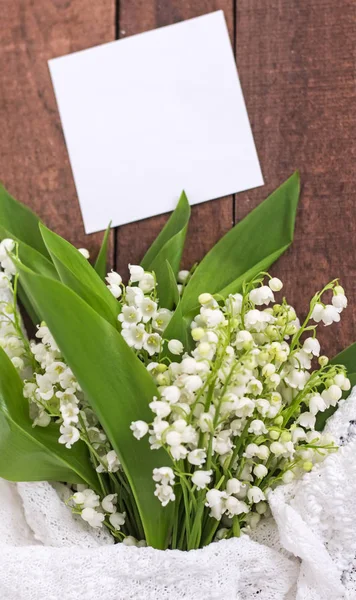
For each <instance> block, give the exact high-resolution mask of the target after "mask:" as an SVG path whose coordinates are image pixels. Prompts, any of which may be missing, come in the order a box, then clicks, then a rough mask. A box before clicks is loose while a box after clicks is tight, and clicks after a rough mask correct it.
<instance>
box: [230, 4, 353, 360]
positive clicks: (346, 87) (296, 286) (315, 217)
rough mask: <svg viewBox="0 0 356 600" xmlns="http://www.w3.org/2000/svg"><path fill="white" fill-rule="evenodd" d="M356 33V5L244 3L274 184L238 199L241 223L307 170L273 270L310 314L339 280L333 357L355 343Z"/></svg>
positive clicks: (254, 105)
mask: <svg viewBox="0 0 356 600" xmlns="http://www.w3.org/2000/svg"><path fill="white" fill-rule="evenodd" d="M355 32H356V5H355V2H354V0H339V1H338V2H335V1H334V0H319V1H317V2H300V1H299V0H290V1H289V2H282V3H281V2H279V1H277V0H265V1H264V2H258V3H256V2H250V0H237V24H236V56H237V66H238V70H239V73H240V77H241V82H242V87H243V90H244V95H245V99H246V103H247V107H248V112H249V115H250V119H251V122H252V127H253V131H254V135H255V140H256V145H257V149H258V152H259V156H260V160H261V166H262V171H263V174H264V177H265V183H266V185H265V187H264V188H262V189H257V190H253V191H250V192H246V193H243V194H238V195H237V197H236V217H237V219H238V220H239V219H241V218H242V217H243V216H245V215H246V214H247V213H248V212H249V211H250V210H251V209H252V208H253V207H254V206H256V204H257V203H259V202H260V201H261V200H262V199H263V198H264V197H265V196H267V194H268V193H269V192H271V191H272V190H273V189H274V188H275V187H277V186H278V185H279V184H280V183H281V182H282V181H283V180H284V179H285V178H286V177H288V175H289V174H290V173H291V172H292V171H293V170H294V169H296V168H299V169H300V172H301V177H302V182H303V194H302V202H301V206H300V210H299V215H298V223H297V230H296V237H295V242H294V245H293V247H292V248H291V249H290V250H289V252H288V253H287V254H286V255H285V256H284V257H282V258H281V260H280V261H279V262H278V264H277V265H276V266H275V268H274V269H273V273H275V274H276V275H278V276H280V277H281V278H282V279H283V280H284V282H285V290H286V295H287V297H288V299H289V301H290V302H291V303H292V304H294V305H295V307H296V308H297V310H298V311H300V313H301V314H305V312H306V309H307V301H308V299H309V298H311V296H312V295H313V294H314V292H315V291H316V290H318V289H321V288H322V286H323V284H324V283H326V282H328V281H329V280H331V279H333V278H335V277H340V279H341V282H342V284H343V285H344V287H345V289H346V292H347V295H348V297H349V302H350V304H351V306H350V307H349V308H348V310H347V311H346V312H345V313H344V314H343V316H342V317H343V318H342V322H341V324H340V325H334V326H333V330H332V331H331V330H330V329H328V328H326V329H323V330H322V333H321V334H320V339H321V340H322V341H325V345H324V351H326V353H329V354H330V356H332V355H334V354H336V352H338V351H339V350H341V349H342V348H344V347H346V346H347V345H348V344H350V343H351V342H353V341H355V340H356V236H355V233H356V208H355V198H356V180H355V175H354V171H355V163H356V146H355V141H354V140H355V135H356V111H355V106H356V81H355V63H354V50H355Z"/></svg>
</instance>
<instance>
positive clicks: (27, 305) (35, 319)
mask: <svg viewBox="0 0 356 600" xmlns="http://www.w3.org/2000/svg"><path fill="white" fill-rule="evenodd" d="M17 290H18V296H19V299H20V302H21V304H22V306H23V308H24V309H25V311H26V313H27V315H28V316H29V317H30V319H31V321H32V323H33V325H35V326H36V325H39V324H40V323H41V321H42V319H41V317H40V315H39V314H38V313H37V312H36V307H35V306H32V304H31V301H30V299H29V298H28V297H27V294H26V292H25V290H24V289H23V287H22V285H21V284H20V282H19V284H18V286H17Z"/></svg>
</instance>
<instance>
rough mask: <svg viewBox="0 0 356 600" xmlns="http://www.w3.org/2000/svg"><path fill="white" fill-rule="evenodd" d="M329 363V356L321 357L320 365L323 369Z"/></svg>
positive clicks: (319, 359)
mask: <svg viewBox="0 0 356 600" xmlns="http://www.w3.org/2000/svg"><path fill="white" fill-rule="evenodd" d="M328 362H329V359H328V357H327V356H319V358H318V363H319V365H320V366H321V367H326V365H327V364H328Z"/></svg>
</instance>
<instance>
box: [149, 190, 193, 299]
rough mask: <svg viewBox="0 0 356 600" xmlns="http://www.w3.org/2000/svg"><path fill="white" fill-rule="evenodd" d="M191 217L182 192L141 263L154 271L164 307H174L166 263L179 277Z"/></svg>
mask: <svg viewBox="0 0 356 600" xmlns="http://www.w3.org/2000/svg"><path fill="white" fill-rule="evenodd" d="M189 217H190V206H189V202H188V199H187V196H186V195H185V193H184V192H182V194H181V197H180V199H179V202H178V204H177V207H176V209H175V211H174V212H173V213H172V215H171V216H170V218H169V219H168V221H167V223H166V225H165V226H164V227H163V229H162V231H161V233H160V234H159V235H158V237H157V238H156V240H155V241H154V242H153V244H152V246H151V247H150V249H149V250H148V252H147V253H146V254H145V256H144V258H143V260H142V262H141V265H142V267H143V268H144V269H145V270H146V271H154V272H155V274H156V278H157V284H158V297H159V299H160V305H161V306H162V307H166V308H171V307H172V297H171V295H170V294H169V291H167V288H166V283H167V270H166V261H168V262H169V264H170V265H171V268H172V271H173V273H174V275H175V276H177V274H178V271H179V266H180V262H181V259H182V254H183V248H184V242H185V237H186V234H187V229H188V222H189Z"/></svg>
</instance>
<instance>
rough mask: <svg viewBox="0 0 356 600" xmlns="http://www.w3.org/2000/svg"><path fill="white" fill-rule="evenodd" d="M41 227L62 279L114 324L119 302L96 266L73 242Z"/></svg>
mask: <svg viewBox="0 0 356 600" xmlns="http://www.w3.org/2000/svg"><path fill="white" fill-rule="evenodd" d="M40 229H41V233H42V236H43V239H44V242H45V244H46V246H47V248H48V251H49V253H50V255H51V257H52V260H53V263H54V265H55V267H56V269H57V271H58V275H59V277H60V279H61V281H63V283H65V284H66V285H67V286H68V287H70V288H71V289H72V290H74V291H75V292H76V293H77V294H78V295H79V296H80V297H81V298H83V300H85V301H86V302H87V303H88V304H89V305H90V306H91V307H92V308H93V309H94V310H95V311H96V312H97V313H99V314H100V315H101V316H102V317H104V319H106V320H107V321H109V322H110V323H111V324H112V325H113V326H114V327H115V326H116V322H117V315H118V313H119V311H120V304H119V302H118V301H117V300H116V299H115V298H114V297H113V295H112V294H111V293H110V291H109V290H108V288H107V287H106V285H105V283H104V282H103V281H102V279H101V278H100V277H99V275H98V274H97V273H96V271H95V269H94V268H93V267H92V266H91V265H90V263H88V261H87V260H86V259H85V258H84V256H82V255H81V253H80V252H78V250H77V248H75V247H74V246H72V244H70V243H69V242H67V241H66V240H64V239H63V238H62V237H60V236H59V235H57V234H56V233H54V232H53V231H51V230H50V229H47V227H45V226H44V225H40Z"/></svg>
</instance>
